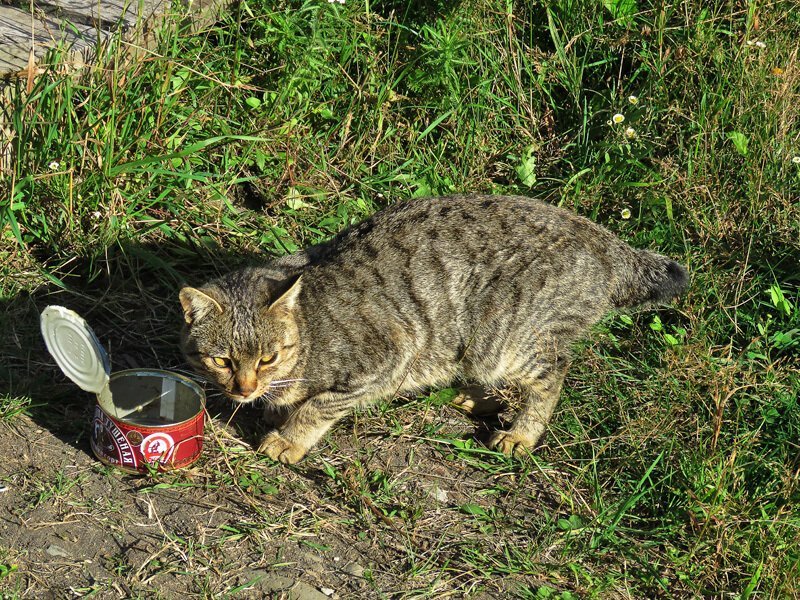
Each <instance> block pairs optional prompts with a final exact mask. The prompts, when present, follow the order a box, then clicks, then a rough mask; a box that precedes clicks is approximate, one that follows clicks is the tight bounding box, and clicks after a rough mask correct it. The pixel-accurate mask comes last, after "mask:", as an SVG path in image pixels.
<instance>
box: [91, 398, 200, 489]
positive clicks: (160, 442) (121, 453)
mask: <svg viewBox="0 0 800 600" xmlns="http://www.w3.org/2000/svg"><path fill="white" fill-rule="evenodd" d="M203 416H204V411H203V410H200V412H198V413H197V415H196V416H194V417H193V418H191V419H189V420H188V421H184V422H183V423H176V424H175V425H172V426H162V427H157V428H156V427H144V426H140V425H135V424H133V423H128V422H127V421H121V420H118V419H115V418H113V417H111V416H109V415H108V414H107V413H106V412H105V411H104V410H103V409H102V407H101V406H100V405H96V406H95V409H94V419H93V421H92V435H91V446H92V451H93V452H94V453H95V455H96V456H97V457H98V458H99V459H100V460H102V461H103V462H105V463H108V464H111V465H115V466H119V467H120V468H122V469H126V470H135V471H140V472H142V473H144V472H146V471H147V465H148V464H149V465H150V466H153V467H158V468H159V469H160V470H169V469H175V468H179V467H185V466H187V465H189V464H191V463H193V462H194V461H195V460H197V458H198V457H199V456H200V452H201V450H202V449H203Z"/></svg>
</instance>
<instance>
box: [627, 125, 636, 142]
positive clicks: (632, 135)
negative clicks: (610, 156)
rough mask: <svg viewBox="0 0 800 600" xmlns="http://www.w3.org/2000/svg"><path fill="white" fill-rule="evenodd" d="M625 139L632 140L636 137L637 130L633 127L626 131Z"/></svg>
mask: <svg viewBox="0 0 800 600" xmlns="http://www.w3.org/2000/svg"><path fill="white" fill-rule="evenodd" d="M625 137H626V138H628V139H629V140H632V139H633V138H635V137H636V130H635V129H634V128H633V127H628V128H627V129H626V130H625Z"/></svg>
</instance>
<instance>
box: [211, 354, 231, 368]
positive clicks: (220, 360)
mask: <svg viewBox="0 0 800 600" xmlns="http://www.w3.org/2000/svg"><path fill="white" fill-rule="evenodd" d="M211 362H213V363H214V364H215V365H217V366H218V367H227V366H228V365H229V364H230V360H229V359H227V358H225V357H223V356H212V357H211Z"/></svg>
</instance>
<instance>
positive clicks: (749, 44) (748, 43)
mask: <svg viewBox="0 0 800 600" xmlns="http://www.w3.org/2000/svg"><path fill="white" fill-rule="evenodd" d="M328 1H329V2H330V0H328ZM755 43H756V42H755V40H747V45H748V46H752V45H754V44H755Z"/></svg>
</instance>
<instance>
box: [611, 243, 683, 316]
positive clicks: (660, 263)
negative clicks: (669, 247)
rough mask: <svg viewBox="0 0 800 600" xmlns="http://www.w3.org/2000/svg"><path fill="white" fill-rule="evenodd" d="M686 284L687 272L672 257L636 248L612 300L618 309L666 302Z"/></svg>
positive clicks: (678, 293) (679, 292)
mask: <svg viewBox="0 0 800 600" xmlns="http://www.w3.org/2000/svg"><path fill="white" fill-rule="evenodd" d="M688 286H689V273H688V271H687V270H686V268H685V267H683V266H682V265H679V264H678V263H676V262H675V261H674V260H672V259H669V258H667V257H666V256H662V255H660V254H656V253H655V252H650V251H649V250H635V251H634V253H633V256H631V257H629V260H627V261H626V265H625V267H624V269H623V276H622V277H621V278H620V280H619V282H618V284H617V286H616V289H615V290H614V293H613V294H612V301H613V303H614V306H615V307H617V308H632V307H634V306H640V305H643V304H645V305H646V304H660V303H664V302H669V301H670V300H672V299H673V298H675V297H676V296H679V295H680V294H682V293H683V292H684V290H686V288H687V287H688Z"/></svg>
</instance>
